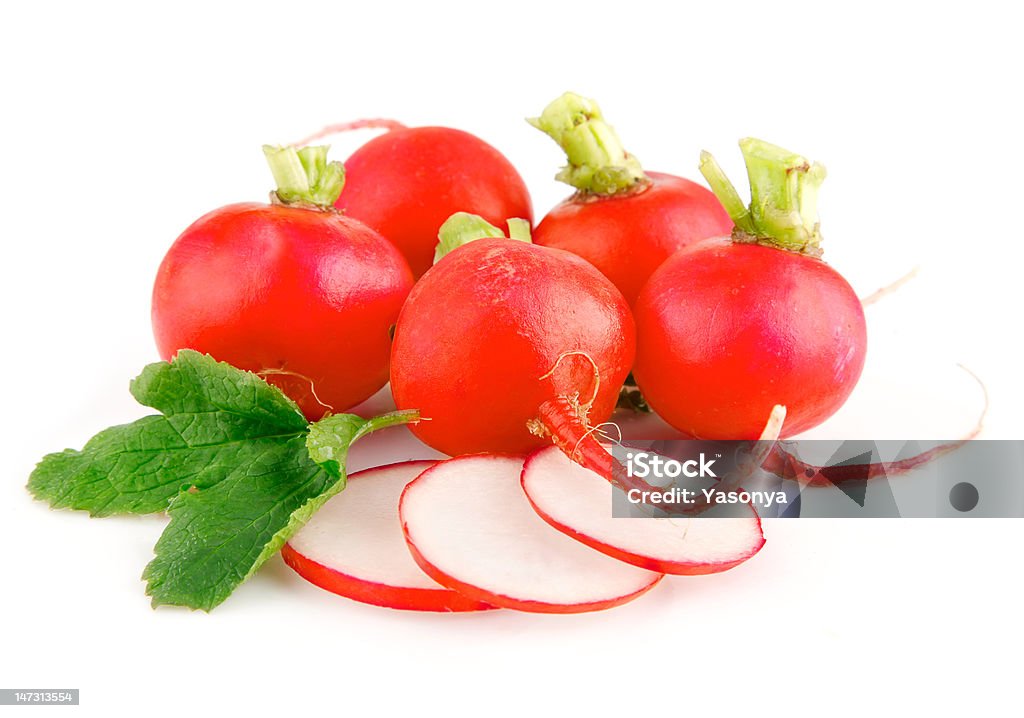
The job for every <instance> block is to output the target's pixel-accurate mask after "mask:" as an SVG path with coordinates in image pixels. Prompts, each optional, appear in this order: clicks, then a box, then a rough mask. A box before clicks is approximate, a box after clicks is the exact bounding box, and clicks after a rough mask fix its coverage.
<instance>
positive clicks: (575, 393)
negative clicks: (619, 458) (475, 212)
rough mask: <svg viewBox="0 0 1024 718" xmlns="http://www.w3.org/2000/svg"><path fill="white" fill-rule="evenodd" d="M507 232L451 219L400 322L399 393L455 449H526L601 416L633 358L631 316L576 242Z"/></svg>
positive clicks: (433, 435) (423, 434) (440, 441)
mask: <svg viewBox="0 0 1024 718" xmlns="http://www.w3.org/2000/svg"><path fill="white" fill-rule="evenodd" d="M488 236H489V237H492V238H490V239H477V238H479V237H488ZM501 236H502V234H501V230H499V229H497V228H496V227H492V226H490V225H488V224H487V223H484V222H482V220H480V218H473V217H471V216H469V215H464V214H459V215H456V216H454V217H453V218H452V219H451V220H449V221H448V222H446V223H445V225H444V227H443V228H442V231H441V239H442V242H441V247H440V249H439V254H442V255H443V257H442V258H441V259H440V261H439V262H438V263H437V265H435V266H434V267H433V268H432V269H431V270H430V271H429V272H427V273H426V274H425V275H423V278H422V279H421V280H420V281H419V282H418V283H417V284H416V286H415V287H414V288H413V290H412V292H411V293H410V294H409V299H408V301H407V302H406V304H405V306H404V307H403V308H402V313H401V315H400V316H399V318H398V325H397V327H396V329H395V341H394V346H393V349H392V354H391V391H392V393H393V395H394V398H395V403H396V405H397V406H398V407H399V408H405V407H415V408H417V409H419V410H420V412H421V415H422V416H423V417H424V421H421V422H420V423H419V424H416V425H415V426H413V427H411V428H412V431H413V433H415V434H416V436H418V437H419V438H420V439H421V440H422V441H423V442H425V443H427V444H429V445H430V446H432V447H433V448H435V449H437V450H438V451H442V452H444V453H446V454H449V455H455V454H463V453H473V452H480V451H491V452H501V453H513V454H523V453H526V452H528V451H530V450H531V449H534V448H537V447H539V446H543V445H544V444H546V443H549V442H548V441H546V440H545V438H543V437H544V436H546V435H547V434H548V433H553V434H555V435H557V434H559V433H563V432H564V431H567V430H571V429H572V428H573V426H581V425H582V424H585V423H587V421H589V419H590V417H593V419H594V420H596V421H604V420H605V419H607V418H608V417H609V416H610V415H611V413H612V410H613V409H614V407H615V402H616V398H617V396H618V391H619V388H620V387H621V386H622V382H623V380H624V379H625V378H626V375H627V374H628V372H629V368H630V365H631V364H632V362H633V343H634V329H633V319H632V317H631V316H630V312H629V306H628V305H627V304H626V301H625V300H624V299H623V298H622V295H621V294H620V293H619V292H618V290H617V289H615V287H614V286H613V285H612V283H611V282H609V281H608V280H607V279H605V277H603V276H602V275H601V273H600V272H598V271H597V270H596V269H594V267H592V266H591V265H589V264H587V263H586V262H584V261H583V260H582V259H580V258H579V257H577V256H575V255H573V254H570V253H568V252H563V251H561V250H557V249H547V248H544V247H537V246H535V245H532V244H529V243H528V242H524V241H512V240H508V239H499V238H497V237H501ZM461 242H468V243H467V244H465V245H464V246H457V245H459V244H460V243H461ZM451 247H456V248H455V249H454V250H453V251H450V253H448V254H444V252H446V251H448V250H449V249H450V248H451ZM560 397H561V399H560V400H559V398H560ZM548 402H556V403H557V407H548V409H550V410H548V411H545V412H544V417H543V419H544V420H543V421H538V419H539V417H540V414H541V413H542V407H543V406H544V405H545V404H547V403H548ZM545 423H546V426H545V425H544V424H545ZM528 425H529V427H532V428H528ZM531 431H532V432H533V433H531Z"/></svg>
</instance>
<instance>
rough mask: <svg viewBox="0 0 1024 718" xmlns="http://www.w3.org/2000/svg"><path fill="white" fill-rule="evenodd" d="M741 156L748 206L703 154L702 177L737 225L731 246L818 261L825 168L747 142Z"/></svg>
mask: <svg viewBox="0 0 1024 718" xmlns="http://www.w3.org/2000/svg"><path fill="white" fill-rule="evenodd" d="M740 152H742V153H743V159H744V161H745V162H746V165H747V176H748V178H749V179H750V205H749V207H747V206H745V205H744V204H743V200H742V199H741V198H740V195H739V192H737V191H736V188H735V187H734V186H733V184H732V182H730V181H729V178H728V177H726V176H725V172H723V171H722V168H721V167H720V166H719V165H718V162H716V161H715V158H714V157H712V156H711V154H710V153H708V152H701V155H700V172H701V174H703V175H704V178H705V179H706V180H707V181H708V184H709V185H710V186H711V191H713V192H714V193H715V196H716V197H718V200H719V201H720V202H721V203H722V206H723V207H725V210H726V211H727V212H728V213H729V216H730V217H731V218H732V221H733V223H734V224H735V225H736V228H735V230H734V231H733V240H734V241H737V242H750V243H753V242H756V243H758V244H764V245H768V246H772V247H778V248H779V249H786V250H789V251H791V252H798V253H801V254H807V255H810V256H812V257H820V256H821V253H822V250H821V232H820V229H819V223H818V189H819V188H820V187H821V183H822V182H823V181H824V180H825V168H824V166H822V165H820V164H818V163H817V162H815V163H813V164H812V163H810V162H808V161H807V160H806V159H804V158H803V157H801V156H800V155H798V154H794V153H792V152H789V151H788V150H784V149H783V148H781V147H778V146H777V145H773V144H770V143H768V142H764V141H763V140H757V139H753V138H749V137H748V138H746V139H742V140H740Z"/></svg>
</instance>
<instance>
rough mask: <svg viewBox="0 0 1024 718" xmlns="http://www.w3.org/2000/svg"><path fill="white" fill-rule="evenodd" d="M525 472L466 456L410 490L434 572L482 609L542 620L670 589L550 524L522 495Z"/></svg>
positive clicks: (405, 520) (418, 537) (413, 520)
mask: <svg viewBox="0 0 1024 718" xmlns="http://www.w3.org/2000/svg"><path fill="white" fill-rule="evenodd" d="M522 468H523V460H522V459H520V458H516V457H508V456H497V455H477V456H463V457H458V458H455V459H449V460H447V461H442V462H439V463H438V464H437V465H435V466H434V467H433V468H431V469H428V470H427V471H425V472H424V473H423V474H421V475H420V477H419V478H417V479H416V480H415V481H413V482H412V483H411V484H409V485H408V486H407V487H406V489H405V491H404V493H403V494H402V500H401V502H400V505H399V514H400V516H401V519H402V529H403V531H404V532H405V537H406V541H407V542H408V544H409V549H410V551H411V552H412V555H413V557H414V559H415V560H416V563H417V564H418V565H419V566H420V568H422V569H423V570H424V572H426V573H427V574H428V575H429V576H430V577H431V578H433V579H434V580H435V581H437V582H438V583H440V584H442V585H445V586H447V587H449V588H451V589H452V590H455V591H458V592H459V593H461V594H463V595H465V596H469V597H470V598H473V599H476V600H478V601H481V602H484V603H488V604H491V605H495V606H500V607H502V608H511V609H515V610H519V611H529V612H535V613H581V612H585V611H598V610H602V609H607V608H612V607H614V606H618V605H621V604H623V603H626V602H628V601H631V600H633V599H634V598H637V597H638V596H640V595H642V594H644V593H646V592H647V591H649V590H650V589H651V588H653V587H654V585H655V584H657V583H658V581H660V580H661V578H662V574H660V573H656V572H651V571H646V570H642V569H640V568H637V567H634V566H629V565H628V564H625V563H623V562H619V561H616V560H615V559H612V558H610V557H607V556H604V555H602V554H600V553H599V552H596V551H592V550H591V549H589V548H587V547H586V546H583V545H582V544H580V543H579V542H576V541H573V540H572V539H570V538H568V537H567V536H564V535H563V534H561V533H559V532H558V531H556V530H555V529H554V528H552V527H550V526H548V525H547V524H546V523H544V521H543V520H542V519H541V518H540V517H539V516H538V515H537V514H536V513H535V512H534V511H533V509H531V508H530V505H529V502H528V501H527V499H526V496H525V494H523V492H522V488H521V486H520V478H519V477H520V474H521V472H522Z"/></svg>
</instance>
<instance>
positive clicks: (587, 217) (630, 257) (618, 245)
mask: <svg viewBox="0 0 1024 718" xmlns="http://www.w3.org/2000/svg"><path fill="white" fill-rule="evenodd" d="M530 123H531V124H532V125H534V126H535V127H537V128H538V129H540V130H542V131H543V132H545V133H547V134H548V135H550V136H551V137H552V138H553V139H554V140H555V141H556V142H557V143H558V144H559V145H560V146H561V147H562V149H563V150H565V153H566V155H567V157H568V160H569V164H568V165H567V166H566V167H565V168H563V169H562V171H561V172H560V173H559V174H558V175H557V178H558V179H559V180H561V181H563V182H566V183H567V184H570V185H572V186H573V187H575V188H576V190H577V192H576V194H574V195H572V196H571V197H569V198H568V199H566V200H565V201H563V202H562V203H561V204H559V205H557V206H556V207H555V208H554V209H552V210H551V211H550V212H548V214H547V216H545V217H544V219H543V220H541V222H540V224H539V225H537V228H536V230H535V231H534V235H533V241H534V242H535V243H537V244H540V245H543V246H545V247H554V248H557V249H564V250H567V251H569V252H572V253H573V254H577V255H579V256H580V257H583V258H584V259H586V260H587V261H588V262H590V263H591V264H593V265H594V266H595V267H597V268H598V269H600V270H601V272H602V273H603V274H604V275H605V276H606V277H608V278H609V279H611V280H612V282H613V283H614V284H615V286H616V287H618V288H619V291H621V292H622V294H623V295H624V296H625V297H626V299H627V300H628V301H629V303H630V304H632V303H633V302H634V301H635V300H636V296H637V294H638V293H639V292H640V288H641V287H643V285H644V283H645V282H646V281H647V279H648V277H650V276H651V273H652V272H654V270H655V269H657V268H658V267H659V266H660V265H661V263H662V262H664V261H665V260H666V259H668V258H669V256H671V255H672V254H673V253H674V252H676V251H677V250H679V249H681V248H683V247H686V246H688V245H690V244H692V243H694V242H697V241H699V240H702V239H707V238H708V237H714V236H717V235H721V234H725V233H727V232H728V231H729V230H730V229H731V228H732V222H731V221H730V219H729V215H728V214H727V213H726V211H725V210H724V209H723V208H722V205H721V204H720V203H719V201H718V199H716V198H715V195H714V194H712V193H711V192H709V191H708V190H707V189H706V188H705V187H702V186H701V185H699V184H697V183H695V182H691V181H690V180H687V179H683V178H682V177H675V176H673V175H669V174H662V173H658V172H647V173H645V172H644V171H643V169H641V167H640V163H639V161H637V159H636V157H634V156H632V155H630V154H628V153H626V152H625V150H623V148H622V143H621V142H620V141H619V138H618V135H616V133H615V130H613V129H612V128H611V126H609V125H608V124H607V123H605V121H604V118H603V116H602V115H601V110H600V108H599V107H598V106H597V103H596V102H594V101H593V100H588V99H586V98H584V97H580V96H579V95H575V94H573V93H571V92H567V93H566V94H564V95H562V96H561V97H559V98H558V99H557V100H555V101H554V102H552V103H551V104H550V105H548V106H547V107H546V108H545V109H544V112H543V113H541V116H540V117H538V118H535V119H532V120H530Z"/></svg>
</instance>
